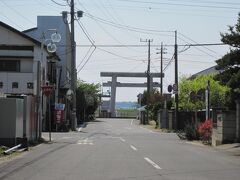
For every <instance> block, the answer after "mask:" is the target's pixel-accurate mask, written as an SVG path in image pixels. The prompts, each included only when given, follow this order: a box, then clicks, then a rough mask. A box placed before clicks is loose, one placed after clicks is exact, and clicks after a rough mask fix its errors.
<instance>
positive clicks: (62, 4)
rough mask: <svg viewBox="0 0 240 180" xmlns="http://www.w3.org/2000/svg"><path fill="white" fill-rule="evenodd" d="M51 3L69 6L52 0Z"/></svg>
mask: <svg viewBox="0 0 240 180" xmlns="http://www.w3.org/2000/svg"><path fill="white" fill-rule="evenodd" d="M51 1H52V2H53V3H55V4H57V5H59V6H68V4H61V3H58V2H56V1H54V0H51Z"/></svg>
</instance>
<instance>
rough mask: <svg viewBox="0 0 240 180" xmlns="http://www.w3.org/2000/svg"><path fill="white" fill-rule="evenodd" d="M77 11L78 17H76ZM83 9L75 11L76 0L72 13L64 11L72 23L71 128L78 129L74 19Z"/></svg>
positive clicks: (72, 5)
mask: <svg viewBox="0 0 240 180" xmlns="http://www.w3.org/2000/svg"><path fill="white" fill-rule="evenodd" d="M75 13H76V14H77V17H75ZM68 14H70V22H68V20H67V16H68ZM82 15H83V12H82V11H77V12H75V11H74V0H71V2H70V13H69V12H67V11H63V12H62V17H63V20H64V22H65V23H66V24H71V90H72V112H71V121H70V122H71V128H72V130H75V129H76V126H77V121H76V120H77V118H76V84H77V73H76V72H77V71H76V42H75V36H74V35H75V32H74V21H75V20H78V19H79V18H80V17H82Z"/></svg>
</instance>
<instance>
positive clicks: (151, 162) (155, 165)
mask: <svg viewBox="0 0 240 180" xmlns="http://www.w3.org/2000/svg"><path fill="white" fill-rule="evenodd" d="M144 159H145V160H146V161H147V162H148V163H149V164H151V165H152V166H153V167H155V168H156V169H162V168H161V167H160V166H158V165H157V164H156V163H155V162H153V161H152V160H151V159H149V158H147V157H145V158H144Z"/></svg>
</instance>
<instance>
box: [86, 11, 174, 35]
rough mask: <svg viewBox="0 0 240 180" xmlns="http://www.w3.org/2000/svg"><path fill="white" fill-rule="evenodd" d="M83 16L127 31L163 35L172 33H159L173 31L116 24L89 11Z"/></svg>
mask: <svg viewBox="0 0 240 180" xmlns="http://www.w3.org/2000/svg"><path fill="white" fill-rule="evenodd" d="M85 16H86V17H88V18H91V19H93V20H95V21H98V22H101V23H104V24H107V25H110V26H113V27H116V28H120V29H125V30H129V31H134V32H139V33H144V34H155V35H156V34H157V35H163V36H171V37H173V35H168V34H161V33H173V32H174V31H165V30H162V31H161V30H154V29H143V28H137V27H132V26H126V25H123V24H118V23H115V22H112V21H108V20H105V19H102V18H99V17H96V16H93V15H91V14H89V13H85Z"/></svg>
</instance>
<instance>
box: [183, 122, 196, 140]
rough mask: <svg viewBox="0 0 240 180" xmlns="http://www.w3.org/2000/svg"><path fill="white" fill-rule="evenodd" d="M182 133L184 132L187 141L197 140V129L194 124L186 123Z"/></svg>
mask: <svg viewBox="0 0 240 180" xmlns="http://www.w3.org/2000/svg"><path fill="white" fill-rule="evenodd" d="M184 131H185V135H186V138H187V139H188V140H197V139H198V132H197V127H196V125H195V124H194V123H187V124H186V126H185V129H184Z"/></svg>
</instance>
